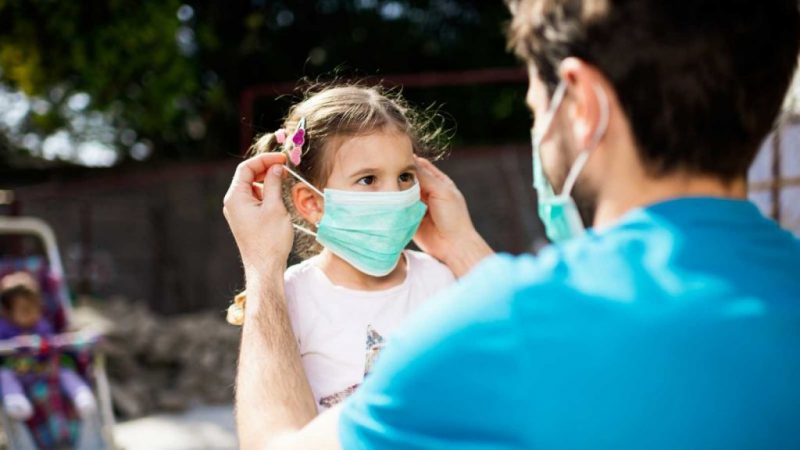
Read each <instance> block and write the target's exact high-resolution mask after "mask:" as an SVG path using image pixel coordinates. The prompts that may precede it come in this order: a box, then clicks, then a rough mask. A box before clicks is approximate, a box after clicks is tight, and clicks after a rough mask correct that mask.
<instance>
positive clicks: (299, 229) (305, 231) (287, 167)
mask: <svg viewBox="0 0 800 450" xmlns="http://www.w3.org/2000/svg"><path fill="white" fill-rule="evenodd" d="M283 168H284V169H286V171H287V172H289V173H290V174H292V176H293V177H295V178H297V181H299V182H301V183H303V184H305V185H306V186H308V188H309V189H311V190H312V191H314V192H316V193H317V194H318V195H319V196H320V197H322V198H325V194H323V193H322V191H320V190H319V189H317V188H316V187H314V185H312V184H311V183H309V182H308V181H306V179H305V178H303V177H301V176H300V174H298V173H297V172H295V171H294V170H292V169H290V168H289V166H287V165H286V164H284V165H283ZM292 226H293V227H294V228H295V229H296V230H298V231H302V232H303V233H306V234H309V235H311V236H314V237H316V236H317V233H315V232H313V231H311V230H309V229H308V228H306V227H303V226H300V225H298V224H296V223H292Z"/></svg>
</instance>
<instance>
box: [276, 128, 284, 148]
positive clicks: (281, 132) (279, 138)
mask: <svg viewBox="0 0 800 450" xmlns="http://www.w3.org/2000/svg"><path fill="white" fill-rule="evenodd" d="M275 140H276V141H278V144H281V145H283V143H284V142H286V130H284V129H283V128H279V129H278V131H276V132H275Z"/></svg>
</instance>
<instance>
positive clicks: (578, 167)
mask: <svg viewBox="0 0 800 450" xmlns="http://www.w3.org/2000/svg"><path fill="white" fill-rule="evenodd" d="M592 87H593V88H594V92H595V94H596V95H597V100H598V102H600V123H598V125H597V128H596V129H595V130H594V135H593V136H592V141H591V143H590V145H589V147H588V148H587V149H586V150H585V151H583V152H581V153H580V155H578V158H577V159H576V160H575V163H574V164H573V165H572V168H571V169H570V170H569V174H568V175H567V179H566V181H565V182H564V189H563V190H562V191H561V196H567V195H570V193H571V192H572V188H574V187H575V183H576V182H577V181H578V175H579V174H580V173H581V171H582V170H583V166H585V165H586V163H587V162H588V161H589V156H590V155H591V153H592V150H594V148H595V147H597V145H598V144H600V139H603V135H605V134H606V131H608V120H609V115H610V114H611V112H610V111H609V109H610V108H609V105H608V97H607V96H606V93H605V91H603V90H602V89H601V88H600V87H599V86H597V85H594V86H592Z"/></svg>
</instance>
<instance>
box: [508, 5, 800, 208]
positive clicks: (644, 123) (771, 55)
mask: <svg viewBox="0 0 800 450" xmlns="http://www.w3.org/2000/svg"><path fill="white" fill-rule="evenodd" d="M509 4H510V7H511V10H512V12H513V14H514V17H513V20H512V23H511V27H510V30H509V41H510V45H511V46H512V47H513V48H514V50H515V51H516V52H517V54H518V55H520V56H521V57H522V58H523V59H524V60H525V61H526V62H527V63H528V64H529V67H530V68H531V85H530V90H529V97H528V100H529V103H530V104H531V107H532V109H533V110H534V112H535V113H536V114H537V115H541V114H542V113H543V111H544V110H545V109H546V108H547V107H548V104H549V100H548V99H549V97H550V96H551V95H552V93H553V92H554V90H555V88H556V86H557V84H558V83H559V81H560V80H564V81H565V82H566V83H567V85H568V89H567V97H566V98H565V99H564V105H562V107H561V108H560V109H561V111H560V112H559V114H557V115H556V118H555V120H554V122H553V125H552V126H551V129H550V133H549V136H550V137H549V139H548V145H546V146H543V150H542V154H543V160H544V166H545V171H546V173H547V174H548V178H549V179H550V181H551V182H552V183H553V184H554V186H555V187H556V188H557V189H559V188H560V187H561V186H562V185H563V182H564V178H565V176H566V172H567V170H568V167H569V165H570V164H571V163H572V162H573V161H574V160H575V157H576V155H577V153H578V152H579V151H580V150H583V149H585V148H586V147H587V146H589V141H590V136H591V135H592V133H593V131H594V129H595V128H596V127H597V124H598V117H599V114H598V109H599V107H600V106H599V102H598V99H597V96H596V95H595V94H593V88H592V87H591V86H590V85H599V86H600V87H601V88H602V89H604V90H605V91H606V92H607V94H608V97H609V98H610V104H611V125H610V127H609V130H608V134H607V137H608V138H609V139H607V140H606V142H605V143H604V144H605V145H606V147H609V146H612V145H616V144H618V143H619V142H623V141H626V140H627V141H629V142H630V143H631V145H632V147H633V148H634V149H635V151H634V152H633V153H632V155H629V156H632V157H633V158H627V159H635V160H636V167H637V168H639V169H641V175H642V176H645V177H647V178H649V179H662V178H664V177H670V176H674V175H676V174H681V175H684V176H686V175H688V176H698V177H707V178H713V179H716V180H718V181H720V182H722V183H733V182H736V181H741V180H742V179H743V177H744V176H745V174H746V172H747V169H748V167H749V166H750V163H751V162H752V160H753V158H754V156H755V153H756V151H757V150H758V147H759V144H760V143H761V141H762V140H763V138H764V137H765V135H766V134H767V133H768V132H769V130H770V129H771V127H772V125H773V123H774V120H775V117H776V115H777V113H778V111H779V109H780V106H781V103H782V100H783V98H784V95H785V92H786V90H787V88H788V85H789V83H790V81H791V77H792V74H793V72H794V68H795V66H796V62H797V53H798V42H799V41H800V14H798V9H797V2H796V0H770V1H764V2H754V1H745V0H675V1H664V0H510V1H509ZM625 134H627V136H624V135H625ZM600 147H602V145H601V146H598V150H602V151H601V152H600V153H603V155H598V156H597V158H599V159H600V160H601V162H600V163H594V167H592V164H593V163H591V162H590V166H587V169H586V171H585V172H586V176H585V177H583V178H582V180H581V182H580V183H579V184H578V185H577V186H576V192H575V193H576V195H575V196H576V197H577V199H578V200H579V201H580V200H581V198H580V197H581V196H583V197H585V198H584V200H591V199H592V197H594V196H596V195H597V194H596V193H597V191H599V190H602V189H604V187H603V186H602V185H603V183H605V182H606V181H607V180H604V179H603V177H602V176H601V173H600V172H605V173H608V170H607V169H608V168H609V167H610V166H617V167H618V166H620V164H622V163H620V162H619V161H615V159H616V160H619V159H620V158H621V155H619V154H614V152H615V150H614V149H613V148H602V149H601V148H600ZM592 159H596V157H595V156H594V155H593V156H592ZM628 164H630V162H628ZM606 178H607V177H606ZM588 203H591V201H589V202H588Z"/></svg>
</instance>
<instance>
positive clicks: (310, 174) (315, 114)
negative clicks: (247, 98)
mask: <svg viewBox="0 0 800 450" xmlns="http://www.w3.org/2000/svg"><path fill="white" fill-rule="evenodd" d="M302 118H305V129H306V134H305V144H304V145H303V153H302V159H301V161H300V163H299V164H298V165H296V166H290V167H292V169H293V170H294V171H295V172H297V173H298V174H299V175H301V176H302V177H303V178H305V179H306V180H307V181H308V182H309V183H311V184H313V185H314V186H316V187H317V188H319V189H320V190H322V189H323V188H324V186H325V184H326V183H327V179H328V177H329V176H330V173H331V170H332V161H333V158H332V157H331V156H332V155H331V141H332V140H333V139H334V138H340V137H348V136H359V135H365V134H370V133H372V132H375V131H380V130H384V129H389V130H392V131H397V132H400V133H403V134H405V135H407V136H408V137H409V138H410V139H411V143H412V146H413V149H414V154H416V155H418V156H422V157H425V158H428V159H432V160H436V159H440V158H441V157H442V156H443V154H444V153H445V152H446V148H447V145H448V140H449V133H448V132H447V131H446V130H445V129H444V128H443V126H442V120H441V116H439V115H438V114H437V113H436V111H435V110H432V109H427V110H425V111H416V110H414V109H412V108H410V107H409V106H408V104H407V103H406V102H405V100H403V99H402V98H401V96H400V95H399V94H398V93H397V92H392V93H388V92H386V91H384V90H383V88H382V87H381V86H361V85H358V84H338V85H327V86H317V87H315V88H312V89H310V90H309V91H308V92H306V96H305V99H304V100H303V101H301V102H300V103H297V104H295V105H294V106H292V107H291V108H290V109H289V112H288V114H287V115H286V117H285V118H284V119H283V121H282V124H281V128H283V129H284V130H286V133H287V134H289V136H290V137H289V138H287V139H290V138H291V134H292V133H293V132H294V130H295V129H296V128H297V126H298V124H299V122H300V120H301V119H302ZM276 151H278V152H279V151H284V146H283V145H281V144H280V143H278V139H277V138H276V136H275V133H267V134H264V135H262V136H260V137H259V138H258V139H257V140H256V141H255V143H254V144H253V145H252V146H251V147H250V151H249V154H250V155H251V156H252V155H257V154H260V153H266V152H276ZM297 182H298V181H297V180H296V179H295V178H294V177H287V178H286V182H285V183H284V189H283V198H284V202H285V203H286V207H287V209H288V210H289V212H290V213H291V215H292V220H293V221H294V222H295V223H297V224H300V225H302V226H304V227H307V228H312V229H313V224H309V223H306V222H305V221H304V220H303V218H302V217H300V215H299V214H298V213H297V210H296V209H295V207H294V204H293V202H292V198H291V190H292V186H294V184H295V183H297ZM294 250H295V254H296V255H297V256H299V257H300V258H304V259H305V258H308V257H310V256H313V255H314V254H316V253H319V251H320V246H319V245H318V244H317V243H316V241H314V239H313V238H312V237H309V236H307V235H305V234H304V233H295V246H294Z"/></svg>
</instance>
